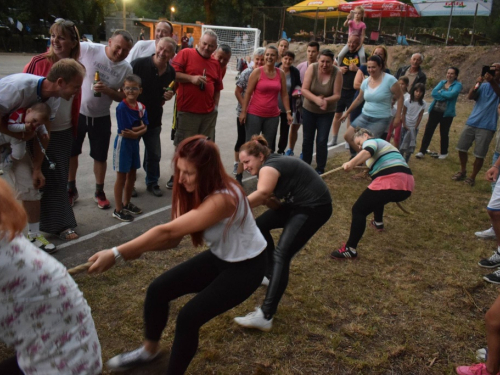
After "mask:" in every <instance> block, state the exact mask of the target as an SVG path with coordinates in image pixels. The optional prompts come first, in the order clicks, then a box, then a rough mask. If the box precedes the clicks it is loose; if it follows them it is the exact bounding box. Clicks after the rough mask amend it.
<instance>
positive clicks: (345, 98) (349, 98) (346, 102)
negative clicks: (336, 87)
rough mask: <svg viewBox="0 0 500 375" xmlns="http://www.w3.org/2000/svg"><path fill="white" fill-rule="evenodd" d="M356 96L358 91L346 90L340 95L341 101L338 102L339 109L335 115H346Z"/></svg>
mask: <svg viewBox="0 0 500 375" xmlns="http://www.w3.org/2000/svg"><path fill="white" fill-rule="evenodd" d="M354 94H356V90H344V89H342V92H341V93H340V99H339V101H338V102H337V109H336V110H335V113H344V111H345V110H347V109H349V107H350V106H351V104H352V102H353V101H354Z"/></svg>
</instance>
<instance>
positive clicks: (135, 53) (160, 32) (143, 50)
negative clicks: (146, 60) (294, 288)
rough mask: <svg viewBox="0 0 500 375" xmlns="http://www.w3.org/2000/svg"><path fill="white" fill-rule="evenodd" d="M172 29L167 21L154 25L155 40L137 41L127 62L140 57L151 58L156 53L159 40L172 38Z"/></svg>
mask: <svg viewBox="0 0 500 375" xmlns="http://www.w3.org/2000/svg"><path fill="white" fill-rule="evenodd" d="M173 30H174V28H173V27H172V24H171V23H170V22H168V21H160V22H158V23H157V24H156V28H155V38H154V39H153V40H139V41H138V42H137V43H136V44H135V45H134V47H133V48H132V50H131V51H130V53H129V54H128V56H127V61H128V62H129V63H131V62H132V61H134V60H135V59H138V58H140V57H149V56H153V55H154V54H155V53H156V45H157V44H158V41H159V40H160V39H161V38H165V37H169V38H171V37H172V32H173Z"/></svg>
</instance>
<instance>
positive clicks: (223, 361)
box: [0, 101, 498, 375]
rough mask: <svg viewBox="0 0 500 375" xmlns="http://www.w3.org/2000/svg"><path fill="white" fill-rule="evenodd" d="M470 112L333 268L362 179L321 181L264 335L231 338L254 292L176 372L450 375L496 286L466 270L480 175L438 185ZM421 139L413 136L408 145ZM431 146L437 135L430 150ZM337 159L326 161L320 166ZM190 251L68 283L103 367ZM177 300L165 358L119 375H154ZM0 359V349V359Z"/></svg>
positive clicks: (484, 197)
mask: <svg viewBox="0 0 500 375" xmlns="http://www.w3.org/2000/svg"><path fill="white" fill-rule="evenodd" d="M471 108H472V105H471V103H470V102H465V101H464V102H461V103H460V105H459V106H458V111H459V116H458V117H457V119H456V120H455V121H454V124H453V127H452V132H451V147H450V156H449V158H448V159H446V160H435V159H432V158H430V157H426V158H424V159H423V160H416V159H413V158H412V160H411V161H410V166H411V167H412V170H413V172H414V175H415V179H416V191H415V193H414V195H413V196H412V197H411V198H410V199H409V200H408V201H406V202H405V203H404V205H405V207H406V208H407V209H409V210H410V211H412V212H413V213H414V214H413V215H406V214H404V213H403V212H402V211H401V210H399V209H398V208H397V206H396V205H393V204H391V205H389V206H388V207H387V209H386V212H385V226H386V230H385V232H382V233H378V232H375V231H373V230H371V229H370V228H367V230H366V232H365V235H364V237H363V239H362V240H361V242H360V244H359V248H358V251H359V254H360V259H359V260H358V261H344V262H338V261H333V260H331V259H330V258H329V256H328V255H329V253H330V252H331V251H332V250H335V249H336V248H337V247H338V246H340V245H341V244H342V242H345V241H346V239H347V237H348V234H349V226H350V217H351V207H352V204H353V203H354V202H355V200H356V199H357V197H358V196H359V194H360V193H361V192H362V191H363V190H364V189H365V188H366V186H367V184H368V181H357V180H353V179H351V174H346V173H343V172H338V173H335V174H332V175H330V176H328V177H327V178H326V181H327V183H328V185H329V186H330V189H331V192H332V196H333V199H334V214H333V216H332V218H331V219H330V221H329V222H328V223H327V224H326V225H325V226H324V227H323V228H322V229H321V230H320V231H319V232H318V233H317V234H316V236H315V237H314V238H313V239H312V240H311V241H310V242H309V243H308V244H307V246H306V247H305V248H304V249H303V250H302V251H301V252H300V253H299V254H298V255H297V256H296V258H295V259H294V261H293V263H292V267H291V268H292V269H291V277H290V283H289V287H288V289H287V291H286V293H285V295H284V297H283V299H282V301H281V304H280V306H279V309H278V313H277V315H276V316H275V320H274V326H273V329H272V331H271V332H270V333H263V332H260V331H252V330H246V329H242V328H240V327H238V326H237V325H236V324H235V323H234V322H233V320H232V319H233V317H235V316H239V315H242V314H246V313H248V312H249V311H251V310H253V309H254V307H255V306H258V305H260V304H261V303H262V301H263V298H264V294H265V289H264V288H259V289H258V290H257V291H256V292H255V294H254V295H253V296H251V297H250V298H249V299H248V300H247V301H245V302H244V303H243V304H242V305H240V306H238V307H236V308H235V309H233V310H232V311H229V312H228V313H226V314H224V315H222V316H220V317H217V318H216V319H214V320H213V321H211V322H209V323H208V324H207V325H206V326H204V327H203V328H202V330H201V334H200V347H199V351H198V353H197V355H196V357H195V358H194V360H193V362H192V364H191V366H190V367H189V371H188V373H189V374H244V375H246V374H248V375H257V374H258V375H268V374H283V375H289V374H405V375H406V374H426V375H427V374H452V373H454V366H456V365H459V364H468V363H471V362H474V361H475V359H474V352H475V350H476V349H477V348H480V347H482V346H484V345H485V342H486V341H485V333H484V323H483V317H484V312H485V311H486V309H487V308H488V307H489V306H490V305H491V303H492V302H493V301H494V299H495V298H496V296H497V295H498V289H497V288H496V287H495V286H493V285H491V284H487V283H485V282H483V281H482V280H481V276H482V275H483V274H485V273H486V271H484V270H482V269H481V268H479V267H478V266H477V261H478V260H479V259H480V258H481V257H484V256H489V255H490V254H491V252H492V251H493V250H494V248H495V243H494V242H492V241H481V240H477V239H476V238H475V236H474V231H476V230H482V229H486V228H487V227H488V226H489V219H488V216H487V214H486V210H485V206H486V203H487V202H488V199H489V196H490V186H489V183H487V182H486V181H483V180H482V176H483V174H484V173H481V175H480V177H481V178H479V179H478V181H477V184H476V186H475V187H474V188H470V187H469V186H465V185H464V184H463V183H460V182H454V181H452V180H451V178H450V177H451V175H452V174H453V173H454V172H456V171H457V170H458V156H457V155H456V152H455V151H454V146H455V145H456V142H457V139H458V135H459V133H460V131H461V128H462V126H463V124H464V123H465V120H466V118H467V116H468V115H469V113H470V111H471ZM424 126H425V123H424V124H423V126H422V128H423V127H424ZM422 135H423V129H422V131H421V132H420V134H419V142H418V144H420V140H421V137H422ZM438 144H439V134H438V133H437V134H436V135H435V137H434V140H433V142H432V144H431V149H432V150H437V147H438ZM347 157H348V156H347V154H339V155H337V156H335V157H334V158H333V159H332V160H330V161H329V165H328V167H329V168H334V167H336V166H339V165H341V164H342V162H344V161H345V160H347ZM490 160H491V156H488V159H487V164H489V163H490ZM276 235H277V236H278V235H279V231H277V232H276ZM197 252H198V250H195V249H193V248H192V247H191V246H190V244H189V242H188V241H184V242H183V244H182V246H181V248H180V249H177V250H173V251H168V252H163V253H154V254H153V253H151V254H147V255H145V256H144V257H143V258H142V259H141V260H138V261H135V262H132V263H130V264H127V265H124V266H121V267H117V268H115V269H112V270H110V271H108V272H107V273H106V274H104V275H100V276H97V277H87V276H79V277H77V282H78V284H79V285H80V287H81V288H82V290H83V292H84V294H85V296H86V298H87V300H88V302H89V304H90V306H91V307H92V312H93V316H94V319H95V321H96V325H97V330H98V333H99V337H100V340H101V344H102V349H103V359H104V360H107V359H109V358H110V357H112V356H113V355H115V354H117V353H120V352H122V351H125V350H130V349H134V348H135V347H137V346H138V345H139V344H140V343H141V341H142V335H143V324H142V305H143V301H144V296H145V292H146V288H147V286H148V284H149V283H150V282H151V281H152V280H153V279H154V278H155V277H156V276H158V275H159V274H161V273H162V272H164V271H165V270H166V269H169V268H171V267H173V266H175V265H176V264H178V263H179V262H182V261H183V260H185V259H187V258H189V257H191V256H193V255H194V254H195V253H197ZM189 298H190V297H189V296H188V297H185V298H181V299H180V300H178V301H175V302H174V303H173V304H172V311H171V318H172V320H171V321H169V324H168V326H167V329H166V330H165V332H164V335H163V337H162V346H163V347H164V348H165V349H164V350H165V355H164V356H163V357H162V358H161V359H160V360H159V361H157V362H156V363H154V364H152V365H150V366H149V367H147V368H144V369H139V370H134V371H129V372H128V373H129V374H163V373H164V371H165V368H166V364H167V362H168V353H169V348H170V346H171V344H172V339H173V333H174V329H175V324H174V323H175V318H176V316H177V313H178V310H179V308H180V307H182V306H183V305H184V303H185V302H186V301H187V300H188V299H189ZM5 355H6V352H5V351H4V352H3V354H2V352H0V358H2V357H3V356H5ZM105 373H106V372H105Z"/></svg>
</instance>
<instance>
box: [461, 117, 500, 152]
mask: <svg viewBox="0 0 500 375" xmlns="http://www.w3.org/2000/svg"><path fill="white" fill-rule="evenodd" d="M494 135H495V132H494V131H492V130H487V129H479V128H474V127H472V126H469V125H465V127H464V130H462V134H460V138H459V139H458V144H457V150H458V151H462V152H467V151H469V148H471V146H472V142H475V143H476V145H475V146H474V156H475V157H476V158H478V159H484V158H485V157H486V154H488V148H489V147H490V143H491V140H492V139H493V136H494Z"/></svg>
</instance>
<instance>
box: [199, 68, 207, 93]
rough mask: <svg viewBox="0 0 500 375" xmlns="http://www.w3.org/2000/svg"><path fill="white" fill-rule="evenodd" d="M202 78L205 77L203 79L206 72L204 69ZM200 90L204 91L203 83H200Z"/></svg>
mask: <svg viewBox="0 0 500 375" xmlns="http://www.w3.org/2000/svg"><path fill="white" fill-rule="evenodd" d="M203 77H205V78H206V77H207V70H206V69H203ZM200 90H201V91H205V84H204V83H202V84H201V85H200Z"/></svg>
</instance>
